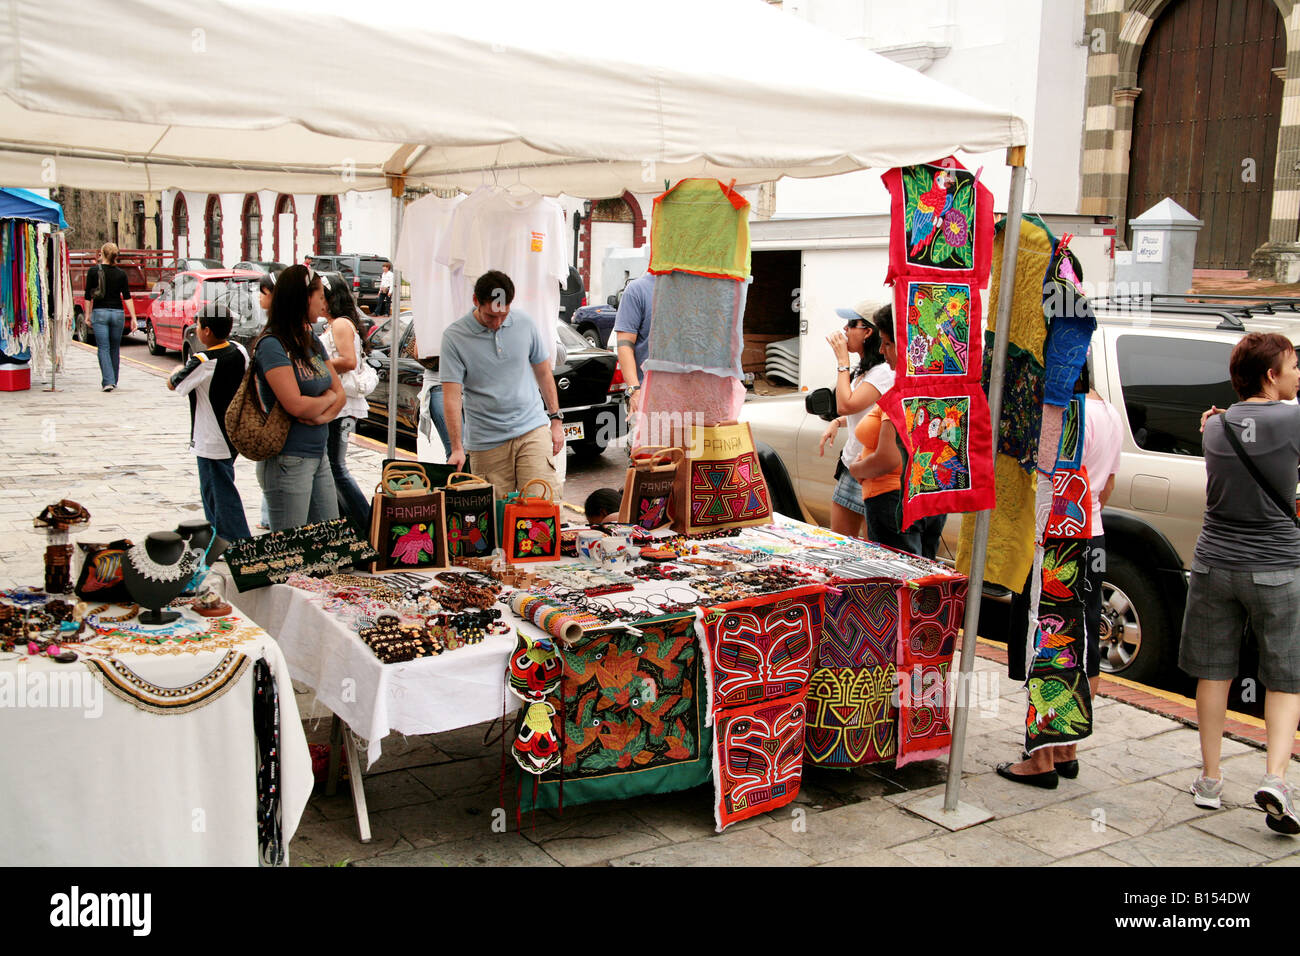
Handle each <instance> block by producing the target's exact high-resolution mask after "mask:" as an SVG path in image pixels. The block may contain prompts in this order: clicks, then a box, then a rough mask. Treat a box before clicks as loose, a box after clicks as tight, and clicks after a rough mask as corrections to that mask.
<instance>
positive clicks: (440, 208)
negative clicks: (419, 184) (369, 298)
mask: <svg viewBox="0 0 1300 956" xmlns="http://www.w3.org/2000/svg"><path fill="white" fill-rule="evenodd" d="M464 201H465V197H464V196H453V197H451V198H450V199H443V198H442V197H441V196H425V197H424V198H423V199H418V200H416V201H415V202H413V203H411V204H410V205H409V206H407V207H406V209H405V210H403V212H402V235H401V237H400V238H399V239H398V242H397V255H396V256H395V257H394V259H395V261H396V262H397V267H398V268H399V269H401V270H402V274H403V275H404V276H405V277H406V281H407V282H409V283H410V284H411V311H412V313H413V318H414V322H415V340H416V344H417V345H418V346H419V350H420V354H419V357H420V358H429V357H430V356H433V355H438V354H440V353H441V351H442V333H443V332H444V331H446V329H447V326H449V325H451V323H453V322H455V321H456V320H457V319H459V318H460V317H461V316H462V315H464V314H465V310H464V309H461V308H460V302H459V296H458V295H457V291H458V290H459V289H460V287H461V281H460V279H459V277H457V276H454V275H453V274H452V271H451V270H450V269H448V268H447V267H446V266H445V265H443V264H442V263H440V262H439V261H438V260H437V256H436V252H437V248H438V244H439V242H440V240H441V238H442V237H443V236H444V235H445V234H446V233H447V231H448V230H449V229H450V228H451V224H452V220H453V218H454V217H455V215H456V210H457V208H458V207H459V206H460V205H461V204H462V203H464ZM387 278H388V280H389V285H390V287H391V285H392V273H391V272H390V273H388V275H387ZM398 311H399V310H397V309H394V310H393V312H394V313H397V312H398Z"/></svg>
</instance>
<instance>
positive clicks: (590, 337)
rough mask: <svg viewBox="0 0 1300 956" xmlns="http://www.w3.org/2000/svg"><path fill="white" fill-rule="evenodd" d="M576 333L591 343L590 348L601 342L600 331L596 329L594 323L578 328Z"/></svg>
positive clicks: (599, 344) (598, 345)
mask: <svg viewBox="0 0 1300 956" xmlns="http://www.w3.org/2000/svg"><path fill="white" fill-rule="evenodd" d="M578 333H579V334H580V335H581V336H582V337H583V338H584V339H586V340H587V342H588V344H589V345H591V346H592V348H597V349H598V348H600V347H601V345H602V344H603V343H602V342H601V341H600V333H599V332H597V331H596V327H595V326H594V325H584V326H583V327H582V328H580V329H579V330H578Z"/></svg>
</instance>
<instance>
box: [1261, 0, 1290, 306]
mask: <svg viewBox="0 0 1300 956" xmlns="http://www.w3.org/2000/svg"><path fill="white" fill-rule="evenodd" d="M1286 25H1287V30H1286V69H1285V71H1284V72H1283V73H1282V76H1281V79H1282V82H1283V86H1282V117H1281V122H1280V126H1279V127H1278V133H1277V164H1276V165H1275V166H1274V167H1273V209H1272V214H1271V217H1270V221H1269V226H1268V242H1266V243H1264V245H1262V246H1260V247H1259V248H1258V249H1256V250H1255V252H1254V254H1253V255H1252V256H1251V257H1250V276H1251V278H1252V279H1268V280H1271V281H1273V282H1300V241H1298V240H1300V42H1297V41H1298V39H1300V7H1297V8H1294V9H1292V10H1291V13H1290V15H1289V16H1287V18H1286ZM1274 73H1275V74H1276V73H1277V71H1276V70H1275V71H1274Z"/></svg>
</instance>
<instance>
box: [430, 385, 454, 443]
mask: <svg viewBox="0 0 1300 956" xmlns="http://www.w3.org/2000/svg"><path fill="white" fill-rule="evenodd" d="M429 418H431V419H432V420H433V427H434V429H435V430H436V431H437V432H438V437H439V438H440V439H442V450H443V454H445V455H446V456H447V457H448V458H450V457H451V436H450V435H449V434H447V413H446V411H445V410H444V409H443V405H442V386H441V385H435V386H433V388H431V389H429Z"/></svg>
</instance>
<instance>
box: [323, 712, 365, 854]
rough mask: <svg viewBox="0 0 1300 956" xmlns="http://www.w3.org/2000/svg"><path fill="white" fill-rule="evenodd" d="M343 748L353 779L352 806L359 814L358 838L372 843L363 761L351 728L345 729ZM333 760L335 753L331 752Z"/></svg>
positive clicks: (363, 841) (349, 774)
mask: <svg viewBox="0 0 1300 956" xmlns="http://www.w3.org/2000/svg"><path fill="white" fill-rule="evenodd" d="M343 748H344V750H345V751H346V752H347V755H348V776H349V777H351V778H352V781H351V782H352V806H353V809H355V810H356V814H357V838H358V839H359V840H360V841H361V842H362V843H369V842H370V813H369V811H368V810H367V809H366V790H365V782H364V781H363V780H362V778H361V761H360V759H358V757H357V741H356V737H355V736H353V734H352V729H351V728H350V727H344V728H343ZM331 759H333V753H332V752H331Z"/></svg>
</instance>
